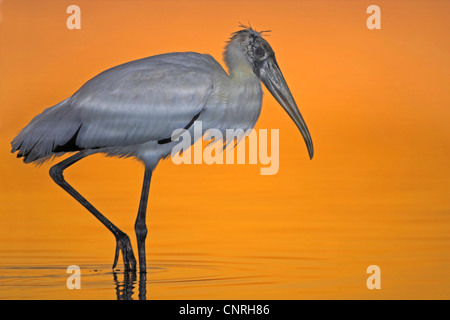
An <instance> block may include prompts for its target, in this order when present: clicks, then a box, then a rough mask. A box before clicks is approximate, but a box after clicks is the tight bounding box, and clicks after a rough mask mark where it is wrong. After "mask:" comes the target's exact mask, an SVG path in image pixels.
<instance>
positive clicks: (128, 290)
mask: <svg viewBox="0 0 450 320" xmlns="http://www.w3.org/2000/svg"><path fill="white" fill-rule="evenodd" d="M119 274H120V273H117V272H115V271H114V272H113V276H114V283H115V285H116V295H117V300H133V294H134V288H135V285H136V281H137V273H136V272H123V274H122V275H123V281H120V280H119ZM138 289H139V300H146V294H147V274H146V273H139V287H138Z"/></svg>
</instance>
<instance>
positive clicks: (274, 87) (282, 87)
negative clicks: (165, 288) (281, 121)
mask: <svg viewBox="0 0 450 320" xmlns="http://www.w3.org/2000/svg"><path fill="white" fill-rule="evenodd" d="M259 74H260V79H261V81H262V82H263V83H264V85H265V86H266V88H267V89H268V90H269V91H270V93H271V94H272V95H273V96H274V98H275V99H276V100H277V101H278V103H279V104H281V106H282V107H283V109H284V110H286V112H287V113H288V115H289V116H290V117H291V119H292V120H294V122H295V124H296V125H297V127H298V128H299V129H300V132H301V133H302V135H303V139H304V140H305V143H306V147H307V148H308V153H309V158H310V159H312V157H313V155H314V148H313V143H312V140H311V135H310V134H309V131H308V127H307V126H306V123H305V120H303V117H302V115H301V114H300V111H299V110H298V107H297V104H296V103H295V100H294V97H292V94H291V91H290V90H289V87H288V85H287V83H286V81H285V80H284V77H283V74H282V73H281V70H280V67H278V64H277V62H276V60H275V57H273V58H268V59H266V60H264V62H263V63H262V65H261V67H260V69H259Z"/></svg>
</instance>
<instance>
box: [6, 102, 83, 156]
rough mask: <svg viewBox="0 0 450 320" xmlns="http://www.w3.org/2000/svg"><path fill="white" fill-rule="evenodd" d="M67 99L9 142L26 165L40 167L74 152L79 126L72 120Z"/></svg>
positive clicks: (32, 121) (70, 108)
mask: <svg viewBox="0 0 450 320" xmlns="http://www.w3.org/2000/svg"><path fill="white" fill-rule="evenodd" d="M72 110H73V109H72V107H71V105H70V98H69V99H66V100H64V101H62V102H60V103H58V104H57V105H55V106H53V107H50V108H47V109H45V110H44V111H43V112H42V113H40V114H38V115H37V116H36V117H34V118H33V120H31V121H30V123H29V124H28V125H27V126H26V127H25V128H23V129H22V131H20V132H19V134H18V135H17V136H16V137H15V138H14V139H13V140H12V142H11V152H12V153H14V152H16V151H17V152H18V153H17V157H18V158H20V157H23V158H24V159H23V161H24V162H25V163H30V162H35V163H43V162H45V161H46V160H49V159H50V158H51V157H52V156H55V155H58V153H60V152H66V151H75V150H76V149H77V147H76V143H75V141H76V137H77V135H78V132H79V130H80V128H81V123H80V121H79V120H78V119H77V117H75V116H74V114H73V112H71V111H72Z"/></svg>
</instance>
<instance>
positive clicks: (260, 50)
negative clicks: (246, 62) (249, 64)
mask: <svg viewBox="0 0 450 320" xmlns="http://www.w3.org/2000/svg"><path fill="white" fill-rule="evenodd" d="M255 53H256V56H257V57H262V56H263V55H264V49H263V48H256V50H255Z"/></svg>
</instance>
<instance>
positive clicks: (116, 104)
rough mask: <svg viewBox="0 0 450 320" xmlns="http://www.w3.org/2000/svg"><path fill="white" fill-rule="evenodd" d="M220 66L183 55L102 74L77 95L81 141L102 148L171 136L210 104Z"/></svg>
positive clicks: (138, 62) (204, 58) (82, 144)
mask: <svg viewBox="0 0 450 320" xmlns="http://www.w3.org/2000/svg"><path fill="white" fill-rule="evenodd" d="M205 62H206V63H205ZM214 64H216V65H214ZM217 66H218V67H220V65H219V64H218V63H217V62H216V61H215V60H214V59H213V58H212V57H210V56H206V55H201V54H194V53H184V54H183V53H178V54H165V55H160V56H153V57H150V58H146V59H141V60H136V61H132V62H129V63H126V64H124V65H120V66H118V67H115V68H112V69H109V70H107V71H105V72H103V73H101V74H99V75H98V76H97V77H95V78H93V79H91V80H90V81H88V82H87V83H86V84H85V85H84V86H83V87H81V88H80V90H79V91H77V92H76V93H75V94H74V95H73V96H72V99H71V107H72V112H73V115H76V117H77V118H78V119H79V123H80V126H81V127H80V129H79V131H78V134H77V138H76V145H78V146H79V147H81V148H100V147H106V146H108V147H109V146H125V145H134V144H140V143H144V142H147V141H152V140H156V141H157V140H162V139H167V138H170V137H171V135H172V132H173V131H174V130H175V129H179V128H185V127H186V126H187V125H188V124H189V123H191V122H192V119H194V118H195V117H196V116H197V117H198V114H199V113H200V112H201V111H202V110H203V109H204V108H205V106H206V104H207V102H208V99H209V98H210V96H211V93H212V91H213V88H214V86H213V78H212V75H211V72H212V71H214V70H215V71H216V72H217V71H220V69H217ZM220 68H221V67H220ZM222 71H223V69H222ZM223 73H224V71H223Z"/></svg>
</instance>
